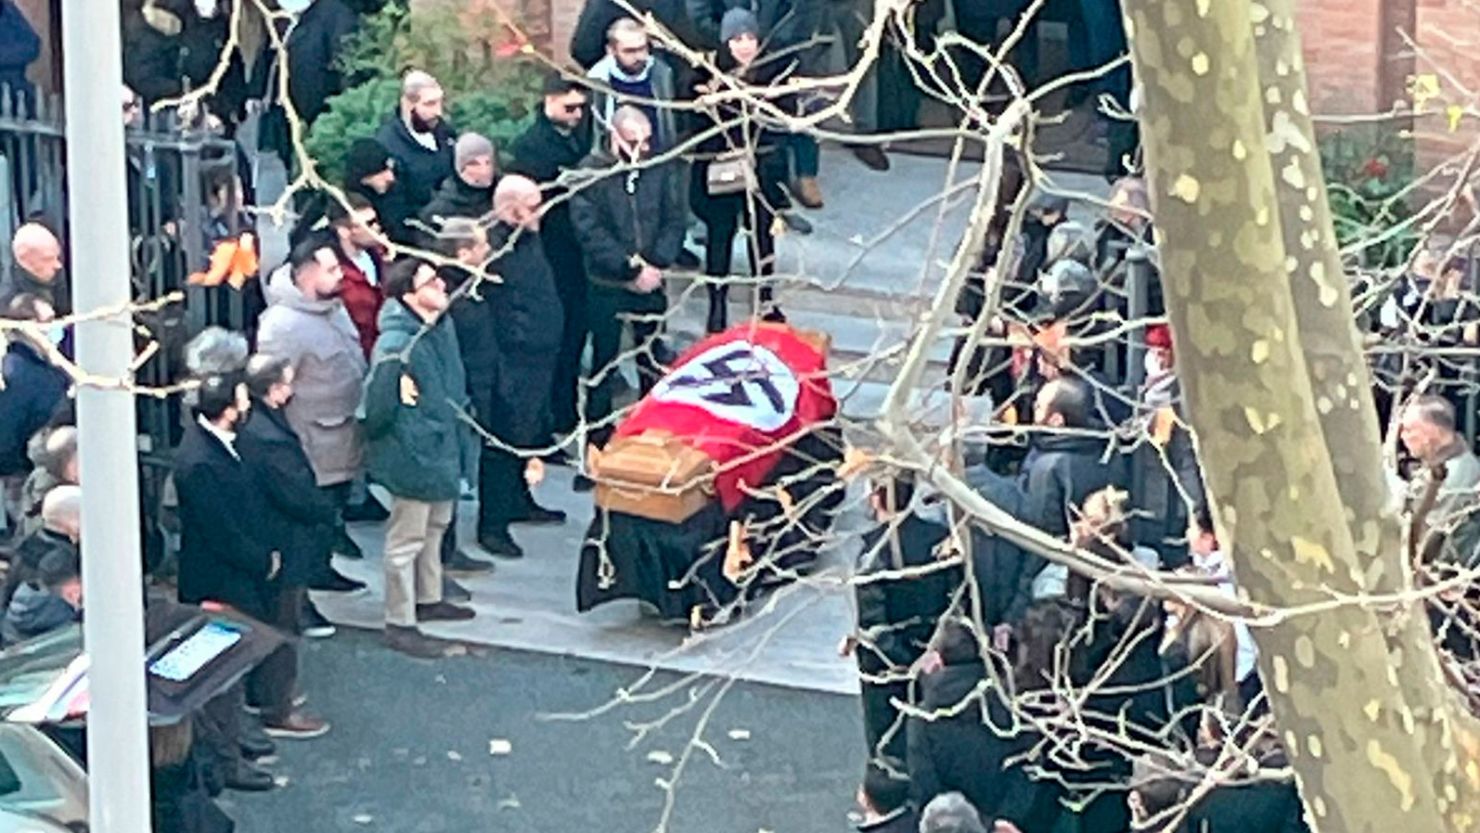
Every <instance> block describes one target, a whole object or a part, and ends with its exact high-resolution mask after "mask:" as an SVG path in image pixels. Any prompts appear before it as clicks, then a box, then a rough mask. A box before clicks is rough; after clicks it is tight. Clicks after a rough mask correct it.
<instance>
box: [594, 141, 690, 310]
mask: <svg viewBox="0 0 1480 833" xmlns="http://www.w3.org/2000/svg"><path fill="white" fill-rule="evenodd" d="M616 164H617V161H616V159H615V158H613V157H612V156H611V155H610V154H608V153H606V152H605V151H602V150H598V151H596V152H595V153H593V154H592V155H591V156H589V157H587V159H586V161H585V162H584V163H582V166H581V167H582V169H583V171H585V172H589V173H590V174H591V175H593V176H595V177H597V179H596V181H595V182H592V183H590V184H589V185H588V186H587V187H585V188H582V189H581V190H580V191H579V192H578V193H577V194H576V195H575V197H574V198H573V199H572V200H571V208H570V211H571V220H572V222H573V223H574V224H575V229H576V234H577V235H578V236H579V237H580V240H581V242H582V245H583V248H584V251H585V256H586V274H587V276H588V277H589V278H590V279H591V282H592V283H594V284H598V285H601V286H607V287H613V288H624V285H625V284H626V283H627V282H628V281H631V280H632V279H633V278H636V277H637V273H638V272H640V271H641V266H640V265H638V264H637V263H635V262H634V261H635V259H636V258H641V260H642V261H643V262H644V263H646V264H648V265H649V266H655V267H657V268H659V269H667V268H668V267H670V266H672V265H673V261H674V260H676V259H677V258H678V253H679V250H680V249H681V248H682V246H683V238H684V232H685V228H686V220H685V218H686V216H687V213H688V212H687V210H686V208H685V206H683V205H682V204H681V202H680V201H679V199H678V190H677V188H676V187H675V186H674V184H673V177H674V175H675V171H674V170H673V168H672V166H669V165H659V166H656V167H644V168H634V169H633V170H630V171H613V170H611V169H612V168H613V167H614V166H616Z"/></svg>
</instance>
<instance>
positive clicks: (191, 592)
mask: <svg viewBox="0 0 1480 833" xmlns="http://www.w3.org/2000/svg"><path fill="white" fill-rule="evenodd" d="M238 453H239V452H238ZM174 468H175V491H176V492H177V493H178V494H179V500H180V585H179V587H180V601H182V602H188V603H191V604H198V603H200V602H203V601H216V602H222V603H225V604H228V605H231V606H232V607H234V608H236V609H237V610H240V611H242V612H243V613H245V614H247V615H248V616H253V617H255V618H258V619H265V618H267V610H268V608H267V599H268V588H269V584H270V578H269V573H270V572H271V571H272V551H273V547H272V546H271V544H270V543H269V542H268V540H267V538H266V537H265V535H264V533H265V531H266V530H264V529H263V528H262V524H261V520H260V519H261V518H263V517H265V516H266V514H267V512H268V509H267V505H266V500H265V497H264V495H263V494H262V492H261V490H260V489H259V487H258V484H257V481H256V480H255V479H254V478H253V477H252V472H251V471H250V470H249V469H248V468H247V467H246V465H244V464H243V463H242V462H241V460H239V459H237V458H236V457H235V456H233V455H232V454H231V452H229V451H227V449H226V446H225V445H223V444H222V443H221V441H220V440H219V439H218V438H217V437H216V436H215V435H213V434H211V433H210V432H208V431H206V429H205V428H202V427H201V425H200V423H199V422H198V421H196V420H191V421H190V422H189V423H188V424H187V425H186V426H185V430H184V433H183V437H182V439H181V440H180V445H179V447H177V448H176V449H175V457H174Z"/></svg>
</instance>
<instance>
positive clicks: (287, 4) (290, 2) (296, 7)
mask: <svg viewBox="0 0 1480 833" xmlns="http://www.w3.org/2000/svg"><path fill="white" fill-rule="evenodd" d="M312 5H313V0H278V8H280V9H282V10H283V11H285V12H288V13H290V14H302V13H303V12H304V11H305V10H306V9H308V7H309V6H312Z"/></svg>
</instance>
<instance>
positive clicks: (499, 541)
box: [478, 529, 524, 558]
mask: <svg viewBox="0 0 1480 833" xmlns="http://www.w3.org/2000/svg"><path fill="white" fill-rule="evenodd" d="M478 546H480V547H482V548H483V551H484V552H486V553H488V554H489V555H494V556H498V557H499V558H523V557H524V549H523V548H522V547H520V546H519V545H518V544H516V543H514V539H513V538H511V537H509V531H508V530H506V529H501V530H498V531H496V532H483V533H480V534H479V535H478Z"/></svg>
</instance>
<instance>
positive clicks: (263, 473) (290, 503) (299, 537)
mask: <svg viewBox="0 0 1480 833" xmlns="http://www.w3.org/2000/svg"><path fill="white" fill-rule="evenodd" d="M236 441H237V448H238V449H240V451H241V455H242V461H243V462H245V463H246V466H247V469H248V470H249V471H250V472H251V474H252V478H253V480H254V481H255V483H256V486H257V489H258V490H259V491H260V492H261V493H262V495H263V496H264V497H265V498H266V500H265V501H264V502H263V503H264V509H265V511H264V512H263V514H262V516H261V517H259V518H256V519H255V520H256V524H257V527H258V529H259V531H260V533H261V536H262V538H263V539H264V540H266V541H267V543H268V544H269V546H271V548H272V549H275V550H277V551H278V552H280V553H282V555H283V569H282V574H281V576H280V578H279V580H280V581H282V582H284V583H286V584H290V585H307V584H308V583H309V582H310V581H312V580H313V579H314V577H315V576H317V575H318V573H319V570H320V569H322V566H323V563H324V562H325V560H326V559H327V558H328V557H329V548H330V546H331V545H332V542H333V528H334V523H335V518H336V514H337V512H336V507H335V505H334V502H333V501H332V500H330V499H329V497H328V496H327V495H325V494H324V492H322V491H320V490H319V488H318V484H317V481H316V480H315V478H314V472H313V465H312V464H311V463H309V461H308V455H307V454H306V453H304V451H303V444H302V443H301V442H300V441H299V439H298V435H297V434H296V433H294V431H293V426H291V425H289V424H288V418H287V417H286V416H285V415H284V414H283V412H282V411H281V410H280V409H278V408H273V407H269V406H268V405H267V404H265V403H263V402H262V401H261V400H253V402H252V410H251V412H250V413H249V414H248V416H247V421H246V423H244V424H243V425H242V427H241V431H240V432H238V434H237V438H236Z"/></svg>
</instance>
